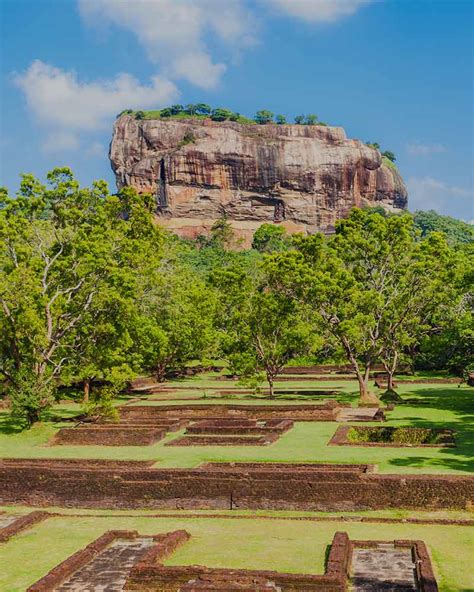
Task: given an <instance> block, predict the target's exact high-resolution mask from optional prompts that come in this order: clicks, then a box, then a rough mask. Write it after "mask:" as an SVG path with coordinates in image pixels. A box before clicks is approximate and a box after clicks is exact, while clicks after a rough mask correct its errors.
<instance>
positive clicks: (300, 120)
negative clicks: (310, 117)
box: [295, 115, 305, 125]
mask: <svg viewBox="0 0 474 592" xmlns="http://www.w3.org/2000/svg"><path fill="white" fill-rule="evenodd" d="M304 120H305V116H304V115H297V116H296V117H295V123H296V125H302V124H303V123H304Z"/></svg>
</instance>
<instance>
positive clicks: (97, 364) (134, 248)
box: [61, 188, 166, 411]
mask: <svg viewBox="0 0 474 592" xmlns="http://www.w3.org/2000/svg"><path fill="white" fill-rule="evenodd" d="M118 198H119V199H118V200H116V199H113V198H112V199H110V200H109V201H108V203H107V204H106V205H107V218H108V220H109V221H110V225H109V231H108V238H109V240H110V241H111V242H112V244H113V245H115V247H114V249H113V251H112V254H111V257H110V259H109V262H108V267H107V274H106V276H105V277H104V279H103V281H102V282H101V283H99V284H97V286H96V288H97V294H96V297H95V298H94V300H93V302H92V304H91V306H90V308H89V310H88V312H87V314H86V315H85V317H84V318H83V320H82V322H81V325H80V327H78V329H77V331H76V333H75V336H74V348H73V352H72V356H71V357H70V359H69V360H68V363H67V364H66V365H65V368H64V371H63V373H62V376H61V379H62V382H63V384H64V383H66V384H67V382H68V381H70V382H72V383H75V382H77V380H81V381H82V382H83V387H84V399H83V402H84V403H85V404H87V403H88V401H89V396H90V394H91V390H92V391H93V392H92V398H93V399H95V401H96V404H95V405H94V411H97V409H98V407H100V404H101V403H102V398H104V401H105V400H106V398H107V397H106V395H108V394H110V389H114V388H115V389H116V390H117V391H118V390H119V389H120V387H122V386H123V385H124V384H125V382H126V381H127V380H129V379H130V378H131V377H133V376H134V375H135V374H136V373H138V372H139V370H140V367H139V365H138V364H137V362H136V360H135V359H134V358H133V356H132V349H133V338H132V333H133V331H132V329H133V323H134V319H135V317H136V307H137V305H138V300H140V299H141V298H142V297H143V294H142V286H143V284H144V282H145V281H146V282H148V283H153V282H157V281H158V278H159V271H158V270H159V267H160V264H161V259H162V257H163V252H164V244H165V238H166V237H165V235H164V233H163V232H162V231H161V230H160V228H159V227H157V226H156V225H154V224H153V221H152V218H151V216H150V211H149V205H148V199H147V197H146V196H138V195H137V193H136V191H135V190H134V189H133V188H124V189H122V190H121V191H120V193H119V195H118ZM123 214H126V216H124V215H123ZM67 373H68V375H66V374H67ZM104 381H105V383H107V385H108V389H109V390H108V391H107V393H106V392H105V390H104V389H103V388H102V387H100V386H98V387H96V383H103V382H104ZM97 388H99V389H101V390H100V392H99V395H98V396H96V391H97ZM105 407H106V405H105Z"/></svg>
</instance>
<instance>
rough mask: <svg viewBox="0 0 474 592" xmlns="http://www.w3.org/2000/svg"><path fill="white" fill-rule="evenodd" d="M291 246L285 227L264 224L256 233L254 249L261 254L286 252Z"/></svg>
mask: <svg viewBox="0 0 474 592" xmlns="http://www.w3.org/2000/svg"><path fill="white" fill-rule="evenodd" d="M289 246H290V239H289V237H288V235H287V233H286V230H285V228H284V227H283V226H278V225H276V224H262V225H261V226H260V227H259V228H258V229H257V230H256V231H255V233H254V235H253V241H252V249H256V250H257V251H260V252H261V253H271V252H274V251H284V250H286V249H288V248H289Z"/></svg>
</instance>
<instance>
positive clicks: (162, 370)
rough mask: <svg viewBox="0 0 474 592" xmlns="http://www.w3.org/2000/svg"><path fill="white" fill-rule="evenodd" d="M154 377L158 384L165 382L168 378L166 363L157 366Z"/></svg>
mask: <svg viewBox="0 0 474 592" xmlns="http://www.w3.org/2000/svg"><path fill="white" fill-rule="evenodd" d="M154 375H155V378H156V380H157V381H158V382H164V381H165V376H166V363H163V364H159V365H158V366H156V367H155V372H154Z"/></svg>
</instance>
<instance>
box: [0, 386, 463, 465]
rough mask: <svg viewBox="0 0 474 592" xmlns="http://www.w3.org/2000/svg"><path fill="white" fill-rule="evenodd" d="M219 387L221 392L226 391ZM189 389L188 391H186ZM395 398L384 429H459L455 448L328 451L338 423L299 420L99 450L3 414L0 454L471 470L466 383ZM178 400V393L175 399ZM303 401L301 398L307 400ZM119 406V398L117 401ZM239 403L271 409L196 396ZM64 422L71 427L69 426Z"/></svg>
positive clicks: (344, 389)
mask: <svg viewBox="0 0 474 592" xmlns="http://www.w3.org/2000/svg"><path fill="white" fill-rule="evenodd" d="M222 383H225V386H227V388H228V387H229V386H235V382H232V381H216V380H214V379H213V378H212V377H210V376H204V377H196V378H193V379H187V380H184V381H179V382H176V384H180V385H183V386H184V385H188V386H199V387H202V389H203V390H202V391H192V392H193V393H194V394H196V395H197V396H203V394H206V396H208V395H209V392H210V391H206V387H208V386H209V385H210V384H211V385H214V386H215V385H220V384H222ZM281 385H282V387H284V388H289V387H291V386H294V387H296V388H302V389H304V388H339V389H341V394H340V396H338V397H337V398H338V399H340V400H343V401H350V402H353V403H355V401H356V400H357V395H356V390H355V388H356V385H355V383H354V382H352V381H351V382H349V381H340V382H330V381H326V382H320V381H317V382H312V381H298V380H295V381H294V382H293V381H288V382H282V383H281ZM224 388H225V387H224ZM190 392H191V391H190ZM399 392H400V394H402V396H403V397H404V398H405V399H406V400H410V403H409V404H404V405H399V406H397V407H396V409H395V410H394V411H392V412H390V413H388V421H387V423H386V424H385V425H392V426H422V427H430V426H432V427H445V428H451V429H454V430H455V431H456V432H457V447H456V448H409V447H407V448H386V449H384V448H367V447H357V446H354V447H347V446H346V447H337V446H327V442H328V441H329V440H330V438H331V437H332V435H333V434H334V432H335V430H336V429H337V427H338V426H339V425H340V424H337V423H335V422H298V423H296V424H295V427H294V428H293V429H292V430H290V431H289V432H287V433H286V434H284V435H283V437H282V438H280V440H278V441H277V442H275V443H274V444H272V445H270V446H255V447H253V446H246V447H245V446H240V447H238V446H236V447H233V446H232V447H231V446H226V447H219V446H214V447H211V446H209V447H207V446H206V447H204V446H199V447H198V446H197V447H166V446H164V442H166V441H167V440H169V439H170V438H175V437H178V436H179V435H180V434H179V433H178V434H172V435H171V436H168V438H167V440H165V441H162V442H158V443H157V444H155V445H153V446H136V447H132V446H130V447H123V446H122V447H104V446H49V445H48V440H49V439H50V438H51V437H52V436H53V435H54V433H55V432H56V431H57V429H58V428H59V427H61V425H64V424H63V423H61V422H60V421H59V422H55V421H53V420H52V421H48V422H45V423H43V424H41V425H37V426H35V427H33V428H32V429H31V430H29V431H26V432H18V431H16V428H15V424H13V423H12V422H11V421H10V420H9V419H8V416H7V414H3V422H2V423H1V424H0V449H1V451H2V452H1V456H3V457H11V458H102V459H124V460H125V459H126V460H130V459H140V460H154V461H156V462H157V463H159V466H162V467H173V466H176V467H192V466H197V465H199V464H200V463H202V462H207V461H229V460H233V461H288V462H291V461H313V462H317V461H323V462H348V463H375V464H377V465H378V466H379V471H380V472H383V473H390V472H397V473H417V472H418V473H419V472H420V471H422V472H424V473H469V472H472V471H473V469H474V460H473V459H474V438H473V429H472V420H473V416H474V397H473V390H472V388H470V387H467V386H461V387H458V386H456V385H442V384H441V385H440V384H422V385H409V384H404V385H401V386H400V388H399ZM199 393H201V394H199ZM178 396H184V395H181V394H180V395H176V397H178ZM324 399H325V397H323V398H322V399H321V398H320V397H318V398H316V400H315V399H312V400H311V399H308V403H313V402H314V403H318V402H321V400H324ZM305 400H306V397H305ZM122 402H123V400H122ZM174 402H176V403H179V404H182V405H186V404H189V401H186V400H179V399H177V400H173V403H174ZM236 402H245V403H246V404H262V403H263V404H271V401H269V400H268V399H259V398H251V399H245V400H244V399H242V400H241V399H240V398H231V399H213V398H211V399H209V398H205V399H200V400H199V403H202V404H215V403H219V404H226V403H236ZM278 402H279V403H284V404H288V405H292V404H298V403H301V400H294V401H287V400H279V401H278ZM137 404H141V405H143V404H149V405H166V404H169V401H165V402H161V401H153V400H147V397H145V396H143V397H142V398H141V400H140V401H139V402H138V403H137ZM77 410H78V406H77V405H74V404H71V405H68V406H62V407H58V408H57V409H55V414H56V416H57V417H61V416H64V415H72V414H74V413H77ZM69 425H70V424H69Z"/></svg>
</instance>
